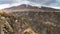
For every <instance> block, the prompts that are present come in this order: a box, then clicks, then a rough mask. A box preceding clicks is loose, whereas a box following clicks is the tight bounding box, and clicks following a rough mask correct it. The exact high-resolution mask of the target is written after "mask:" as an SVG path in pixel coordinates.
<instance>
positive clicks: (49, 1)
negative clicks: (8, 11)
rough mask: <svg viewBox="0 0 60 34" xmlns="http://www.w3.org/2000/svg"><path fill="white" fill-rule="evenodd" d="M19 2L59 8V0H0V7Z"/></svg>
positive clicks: (10, 5) (16, 4)
mask: <svg viewBox="0 0 60 34" xmlns="http://www.w3.org/2000/svg"><path fill="white" fill-rule="evenodd" d="M21 4H29V5H32V6H37V7H41V6H46V7H52V8H55V9H60V0H0V9H4V8H8V7H12V6H18V5H21Z"/></svg>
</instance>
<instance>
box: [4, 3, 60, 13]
mask: <svg viewBox="0 0 60 34" xmlns="http://www.w3.org/2000/svg"><path fill="white" fill-rule="evenodd" d="M4 10H7V11H19V12H20V11H34V12H60V10H58V9H53V8H50V7H44V6H42V7H41V8H39V7H37V6H31V5H26V4H22V5H19V6H13V7H10V8H6V9H4Z"/></svg>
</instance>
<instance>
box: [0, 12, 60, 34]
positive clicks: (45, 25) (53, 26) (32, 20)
mask: <svg viewBox="0 0 60 34" xmlns="http://www.w3.org/2000/svg"><path fill="white" fill-rule="evenodd" d="M59 22H60V13H58V12H13V13H8V14H6V13H3V14H2V13H0V33H1V34H24V33H25V32H28V33H29V34H60V23H59Z"/></svg>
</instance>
